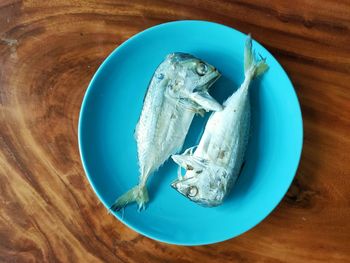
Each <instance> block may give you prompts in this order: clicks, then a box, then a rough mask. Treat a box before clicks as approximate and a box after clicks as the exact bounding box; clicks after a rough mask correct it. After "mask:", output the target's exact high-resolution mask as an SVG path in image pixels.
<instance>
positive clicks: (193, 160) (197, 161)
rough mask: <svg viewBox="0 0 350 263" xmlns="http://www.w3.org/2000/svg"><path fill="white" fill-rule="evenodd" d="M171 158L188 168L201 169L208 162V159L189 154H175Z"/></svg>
mask: <svg viewBox="0 0 350 263" xmlns="http://www.w3.org/2000/svg"><path fill="white" fill-rule="evenodd" d="M171 159H173V161H174V162H175V163H177V164H178V165H179V166H181V167H183V168H185V169H186V170H193V169H201V168H203V167H204V166H206V164H207V161H206V160H204V159H202V158H200V157H198V156H192V155H189V154H174V155H172V156H171Z"/></svg>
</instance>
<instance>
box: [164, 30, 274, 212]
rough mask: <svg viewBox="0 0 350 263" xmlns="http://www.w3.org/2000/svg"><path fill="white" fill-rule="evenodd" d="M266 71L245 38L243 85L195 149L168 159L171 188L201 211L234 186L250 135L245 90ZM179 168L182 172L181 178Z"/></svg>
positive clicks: (219, 201) (213, 119) (213, 117)
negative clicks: (174, 167) (173, 169)
mask: <svg viewBox="0 0 350 263" xmlns="http://www.w3.org/2000/svg"><path fill="white" fill-rule="evenodd" d="M268 68H269V67H268V65H267V63H266V59H264V58H262V57H260V58H257V57H256V55H255V53H254V51H253V49H252V39H251V37H250V35H249V36H248V38H247V40H246V43H245V48H244V76H245V78H244V81H243V83H242V84H241V86H240V87H239V88H238V89H237V90H236V91H235V92H234V93H233V94H232V95H231V96H230V97H229V98H228V99H227V100H226V101H225V102H224V103H223V110H222V111H217V112H213V113H212V114H211V116H210V117H209V119H208V121H207V123H206V126H205V129H204V131H203V134H202V136H201V139H200V141H199V144H198V146H194V147H191V148H189V149H187V150H185V151H184V153H183V154H180V155H172V159H173V160H174V161H175V163H177V164H178V165H179V167H178V168H179V169H178V178H177V179H176V180H175V181H174V182H173V183H172V184H171V186H172V187H173V188H174V189H176V190H177V191H178V192H179V193H181V194H182V195H184V196H185V197H187V198H188V199H190V200H191V201H193V202H195V203H197V204H199V205H201V206H204V207H215V206H218V205H220V204H222V203H223V201H224V199H225V197H226V196H227V195H228V193H229V192H230V189H231V188H232V186H233V185H234V183H235V182H236V180H237V178H238V176H239V174H240V171H241V169H242V165H243V163H244V159H245V152H246V148H247V144H248V139H249V134H250V118H251V108H250V107H251V106H250V101H249V86H250V84H251V82H252V81H253V80H254V79H255V78H257V77H259V76H261V75H263V74H264V73H265V72H266V71H267V70H268ZM181 168H184V169H185V170H186V173H185V175H182V171H181Z"/></svg>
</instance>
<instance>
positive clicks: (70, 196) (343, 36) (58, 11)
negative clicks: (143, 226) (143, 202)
mask: <svg viewBox="0 0 350 263" xmlns="http://www.w3.org/2000/svg"><path fill="white" fill-rule="evenodd" d="M178 19H203V20H210V21H216V22H219V23H223V24H226V25H229V26H232V27H234V28H236V29H238V30H241V31H243V32H251V33H252V34H253V36H254V37H255V38H256V39H257V40H258V41H260V42H261V43H262V44H263V45H265V46H266V47H267V48H268V49H269V50H270V51H271V52H272V53H273V54H274V55H275V56H276V57H277V58H278V60H279V61H280V62H281V64H282V65H283V66H284V68H285V69H286V71H287V72H288V74H289V75H290V77H291V79H292V81H293V83H294V85H295V88H296V91H297V93H298V96H299V99H300V102H301V106H302V112H303V118H304V129H305V136H304V149H303V154H302V160H301V163H300V167H299V170H298V173H297V176H296V179H295V181H294V183H293V185H292V187H291V188H290V190H289V192H288V194H287V195H286V197H285V198H284V199H283V201H282V202H281V204H280V205H279V206H278V208H276V209H275V211H274V212H273V213H272V214H271V215H270V216H269V217H268V218H267V219H266V220H264V221H263V222H262V223H261V224H259V225H258V226H257V227H255V228H254V229H252V230H251V231H249V232H248V233H246V234H244V235H242V236H240V237H238V238H236V239H233V240H230V241H227V242H223V243H220V244H215V245H210V246H200V247H178V246H172V245H167V244H162V243H159V242H155V241H152V240H150V239H148V238H145V237H142V236H140V235H138V234H137V233H135V232H133V231H132V230H129V229H128V228H126V227H125V226H123V225H122V224H121V223H120V222H118V221H117V220H115V219H114V218H113V217H112V216H111V215H108V214H107V212H106V209H105V208H104V207H103V206H102V205H101V204H100V203H99V201H98V199H97V197H96V196H95V194H94V193H93V191H92V189H91V187H90V186H89V184H88V181H87V179H86V177H85V175H84V172H83V169H82V166H81V163H80V157H79V152H78V145H77V123H78V114H79V109H80V104H81V101H82V98H83V95H84V92H85V90H86V87H87V85H88V83H89V80H90V79H91V77H92V75H93V74H94V72H95V70H96V69H97V67H98V66H99V65H100V63H101V62H102V61H103V60H104V58H105V57H106V56H107V55H108V54H109V53H110V52H111V51H112V50H113V49H114V48H115V47H117V46H118V45H119V44H121V43H122V42H123V41H125V40H127V39H128V38H129V37H130V36H132V35H134V34H136V33H138V32H139V31H141V30H144V29H146V28H148V27H150V26H153V25H156V24H159V23H162V22H166V21H171V20H178ZM276 81H278V80H276ZM349 83H350V2H349V1H345V0H337V1H331V0H329V1H326V0H322V1H316V0H295V1H293V3H292V2H290V1H277V0H273V1H262V0H256V1H252V0H250V1H243V0H242V1H206V0H191V1H185V0H183V1H122V0H119V1H114V0H102V1H92V0H86V1H82V0H81V1H79V0H77V1H15V0H13V1H12V0H2V1H0V204H1V205H0V262H203V263H205V262H350V223H349V222H350V201H349V200H350V157H349V156H350V103H349V101H350V90H349V88H350V87H349V85H350V84H349Z"/></svg>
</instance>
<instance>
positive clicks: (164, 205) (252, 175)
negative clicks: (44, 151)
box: [79, 21, 303, 245]
mask: <svg viewBox="0 0 350 263" xmlns="http://www.w3.org/2000/svg"><path fill="white" fill-rule="evenodd" d="M253 37H254V36H253ZM245 39H246V35H244V34H243V33H240V32H238V31H237V30H234V29H232V28H229V27H226V26H223V25H220V24H215V23H210V22H204V21H178V22H171V23H166V24H162V25H158V26H155V27H152V28H150V29H147V30H145V31H143V32H141V33H139V34H137V35H135V36H134V37H132V38H130V39H129V40H128V41H126V42H125V43H123V44H122V45H120V46H119V47H118V48H117V49H116V50H114V51H113V52H112V54H111V55H110V56H108V58H107V59H106V60H105V61H104V62H103V63H102V65H101V66H100V68H99V69H98V70H97V72H96V74H95V76H94V77H93V79H92V80H91V83H90V85H89V87H88V89H87V92H86V94H85V97H84V101H83V104H82V108H81V112H80V119H79V147H80V154H81V158H82V162H83V166H84V169H85V172H86V174H87V177H88V179H89V181H90V183H91V185H92V187H93V189H94V190H95V192H96V194H97V196H98V197H99V198H100V200H101V201H102V203H103V204H104V205H105V206H106V208H108V207H110V206H111V205H112V203H113V202H114V201H115V200H116V198H117V197H119V196H120V195H121V194H123V193H124V192H125V191H127V190H128V189H130V188H131V187H132V186H134V185H135V184H136V183H137V181H138V176H139V172H138V164H137V157H136V143H135V140H134V137H133V134H134V128H135V125H136V122H137V120H138V118H139V115H140V112H141V109H142V102H143V97H144V95H145V92H146V89H147V86H148V83H149V81H150V79H151V77H152V74H153V72H154V70H155V69H156V68H157V66H158V65H159V63H160V62H161V61H162V60H163V59H164V57H165V56H166V55H167V54H168V53H170V52H174V51H181V52H187V53H191V54H193V55H195V56H198V57H199V58H202V59H203V60H205V61H208V62H209V63H211V64H213V65H215V67H217V68H218V69H219V71H220V72H221V73H222V75H223V76H222V77H221V79H220V80H219V81H218V82H217V83H216V84H215V85H214V87H213V88H212V89H211V91H210V92H211V94H212V95H213V96H214V97H215V98H217V99H218V100H219V101H221V102H222V101H223V100H224V99H225V98H227V97H228V96H229V95H230V94H232V92H234V90H235V89H236V88H237V87H238V86H239V85H240V83H241V82H242V81H243V48H244V43H245ZM253 47H254V49H255V50H256V51H257V52H258V53H260V54H261V55H262V56H263V57H266V58H267V63H268V64H269V66H270V70H269V71H268V72H267V73H266V74H265V75H264V77H263V78H262V79H260V80H258V81H256V82H254V84H253V85H252V86H251V90H250V91H251V93H250V95H251V104H252V130H251V134H252V135H251V138H250V142H249V146H248V151H247V154H246V164H245V166H244V169H243V172H242V174H241V176H240V177H239V179H238V181H237V184H236V185H235V186H234V188H233V189H232V192H231V194H230V195H229V197H228V199H227V200H226V201H225V203H224V204H223V205H221V206H219V207H216V208H204V207H200V206H198V205H196V204H195V203H193V202H191V201H189V200H187V199H186V198H184V197H183V196H181V195H180V194H179V193H178V192H176V191H175V190H174V189H172V188H171V187H170V183H171V182H172V181H173V180H174V179H175V178H176V174H177V173H176V169H177V167H176V165H175V164H174V163H173V162H172V161H171V160H168V161H167V162H166V163H165V164H164V165H163V166H162V167H161V168H160V169H159V171H158V172H156V173H155V174H154V175H153V177H152V178H151V180H150V181H149V182H148V189H149V192H150V199H151V201H150V203H149V204H148V207H147V209H146V210H145V211H142V212H138V211H137V208H136V205H129V206H128V207H127V208H126V209H125V211H124V216H122V214H121V212H116V213H114V215H115V216H116V217H117V218H118V219H119V220H120V221H122V222H123V223H124V224H126V225H127V226H129V227H130V228H132V229H134V230H135V231H137V232H139V233H141V234H143V235H145V236H147V237H150V238H153V239H156V240H159V241H163V242H167V243H172V244H179V245H202V244H210V243H215V242H220V241H223V240H227V239H229V238H233V237H235V236H237V235H240V234H242V233H244V232H245V231H247V230H249V229H251V228H252V227H254V226H255V225H257V224H258V223H259V222H260V221H261V220H263V219H264V218H265V217H266V216H267V215H268V214H269V213H270V212H271V211H272V210H273V209H274V208H275V207H276V206H277V204H278V203H279V202H280V201H281V199H282V197H283V196H284V194H285V193H286V191H287V189H288V187H289V186H290V184H291V182H292V180H293V177H294V175H295V172H296V170H297V167H298V163H299V159H300V154H301V149H302V137H303V130H302V117H301V112H300V106H299V103H298V99H297V96H296V94H295V91H294V88H293V86H292V84H291V82H290V80H289V79H288V76H287V74H286V73H285V71H284V70H283V68H282V67H281V65H280V64H279V63H278V62H277V60H276V59H275V58H274V57H273V56H272V55H271V54H270V53H269V52H268V51H267V50H266V49H265V48H264V47H262V46H261V45H260V44H259V43H257V42H253ZM207 115H208V114H207ZM207 117H208V116H206V118H207ZM206 118H201V117H195V120H194V122H193V123H192V126H191V129H190V131H189V134H188V136H187V138H186V142H185V145H184V148H187V147H190V146H193V145H196V143H197V141H198V139H199V136H200V134H201V132H202V130H203V127H204V124H205V121H206ZM106 216H107V215H106ZM282 223H283V222H282Z"/></svg>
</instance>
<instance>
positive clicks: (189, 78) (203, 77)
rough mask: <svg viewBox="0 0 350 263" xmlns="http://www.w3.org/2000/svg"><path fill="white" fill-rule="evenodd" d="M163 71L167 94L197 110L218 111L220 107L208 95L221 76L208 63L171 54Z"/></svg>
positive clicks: (183, 55) (180, 54) (185, 55)
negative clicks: (184, 101)
mask: <svg viewBox="0 0 350 263" xmlns="http://www.w3.org/2000/svg"><path fill="white" fill-rule="evenodd" d="M166 61H167V62H168V66H167V68H166V69H165V71H166V75H167V78H168V80H169V82H168V86H167V87H168V93H169V94H170V95H171V96H172V97H174V98H177V99H182V100H186V101H189V102H190V103H192V104H193V105H195V106H197V108H199V109H204V110H206V111H219V110H222V106H221V105H220V104H219V103H218V102H217V101H216V100H215V99H214V98H213V97H212V96H210V94H209V93H208V90H209V88H210V87H211V86H212V85H213V84H214V82H215V81H216V80H217V79H218V78H219V77H220V76H221V74H220V73H219V71H218V70H217V69H216V68H215V67H214V66H212V65H210V64H209V63H207V62H205V61H203V60H201V59H198V58H196V57H194V56H193V55H190V54H187V53H180V52H177V53H172V54H169V55H168V56H167V58H166Z"/></svg>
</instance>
